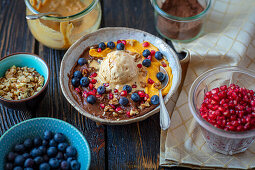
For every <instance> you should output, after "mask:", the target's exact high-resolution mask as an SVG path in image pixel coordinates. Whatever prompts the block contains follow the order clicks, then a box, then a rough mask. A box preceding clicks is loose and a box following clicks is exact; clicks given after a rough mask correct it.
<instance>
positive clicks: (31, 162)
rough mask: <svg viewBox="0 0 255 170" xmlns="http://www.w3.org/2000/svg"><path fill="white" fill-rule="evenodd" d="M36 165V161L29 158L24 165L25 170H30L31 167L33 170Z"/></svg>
mask: <svg viewBox="0 0 255 170" xmlns="http://www.w3.org/2000/svg"><path fill="white" fill-rule="evenodd" d="M34 164H35V161H34V160H33V159H31V158H27V159H26V161H25V163H24V167H25V168H29V167H30V168H32V167H33V166H34Z"/></svg>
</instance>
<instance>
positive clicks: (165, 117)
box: [159, 66, 170, 130]
mask: <svg viewBox="0 0 255 170" xmlns="http://www.w3.org/2000/svg"><path fill="white" fill-rule="evenodd" d="M159 70H160V71H161V72H162V73H164V74H165V79H164V81H163V82H161V88H160V90H159V102H160V114H159V117H160V127H161V129H163V130H166V129H168V128H169V126H170V117H169V113H168V111H167V109H166V105H165V103H164V99H163V96H162V89H164V88H165V87H166V86H167V84H168V82H169V77H168V74H167V72H166V70H165V69H164V68H163V67H162V66H160V68H159Z"/></svg>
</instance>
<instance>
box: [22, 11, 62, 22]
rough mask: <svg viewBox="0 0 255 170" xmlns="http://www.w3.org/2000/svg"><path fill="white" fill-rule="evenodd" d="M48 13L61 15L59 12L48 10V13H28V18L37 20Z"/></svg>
mask: <svg viewBox="0 0 255 170" xmlns="http://www.w3.org/2000/svg"><path fill="white" fill-rule="evenodd" d="M47 15H57V16H61V15H60V14H59V13H57V12H47V13H39V14H33V15H27V16H26V19H28V20H35V19H39V18H41V17H44V16H47Z"/></svg>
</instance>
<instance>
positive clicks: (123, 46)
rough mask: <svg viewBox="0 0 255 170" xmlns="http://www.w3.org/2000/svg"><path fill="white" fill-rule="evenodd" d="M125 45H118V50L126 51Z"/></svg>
mask: <svg viewBox="0 0 255 170" xmlns="http://www.w3.org/2000/svg"><path fill="white" fill-rule="evenodd" d="M124 48H125V45H124V44H123V43H119V44H117V50H124Z"/></svg>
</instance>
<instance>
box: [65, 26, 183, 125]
mask: <svg viewBox="0 0 255 170" xmlns="http://www.w3.org/2000/svg"><path fill="white" fill-rule="evenodd" d="M160 67H163V68H164V69H165V70H166V73H162V72H160ZM165 74H168V77H169V84H168V85H167V86H166V87H165V88H164V89H163V90H162V94H163V96H164V100H165V103H166V104H167V103H168V102H169V101H170V98H171V96H172V95H173V94H174V93H175V92H176V90H177V88H178V86H179V83H180V79H181V67H180V64H179V60H178V57H177V55H176V54H175V52H174V51H173V50H172V49H171V48H170V47H169V46H168V44H166V43H165V42H164V41H162V40H161V39H159V38H157V37H155V36H153V35H151V34H149V33H147V32H144V31H140V30H136V29H131V28H122V27H115V28H103V29H100V30H98V31H96V32H94V33H91V34H88V35H85V36H84V37H82V38H81V39H80V40H78V41H77V42H76V43H75V44H74V45H73V46H72V47H71V48H69V50H68V51H67V52H66V54H65V55H64V57H63V60H62V62H61V68H60V85H61V89H62V92H63V94H64V96H65V97H66V99H67V100H68V101H69V103H70V104H71V105H72V106H73V107H74V108H75V109H76V110H78V111H79V112H80V113H81V114H82V115H85V116H86V117H88V118H90V119H92V120H94V121H96V122H100V123H104V124H114V125H120V124H129V123H133V122H137V121H141V120H144V119H146V118H148V117H149V116H151V115H153V114H155V113H157V112H158V111H159V96H158V95H159V88H160V87H161V82H162V81H163V80H164V78H165V77H166V75H165Z"/></svg>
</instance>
